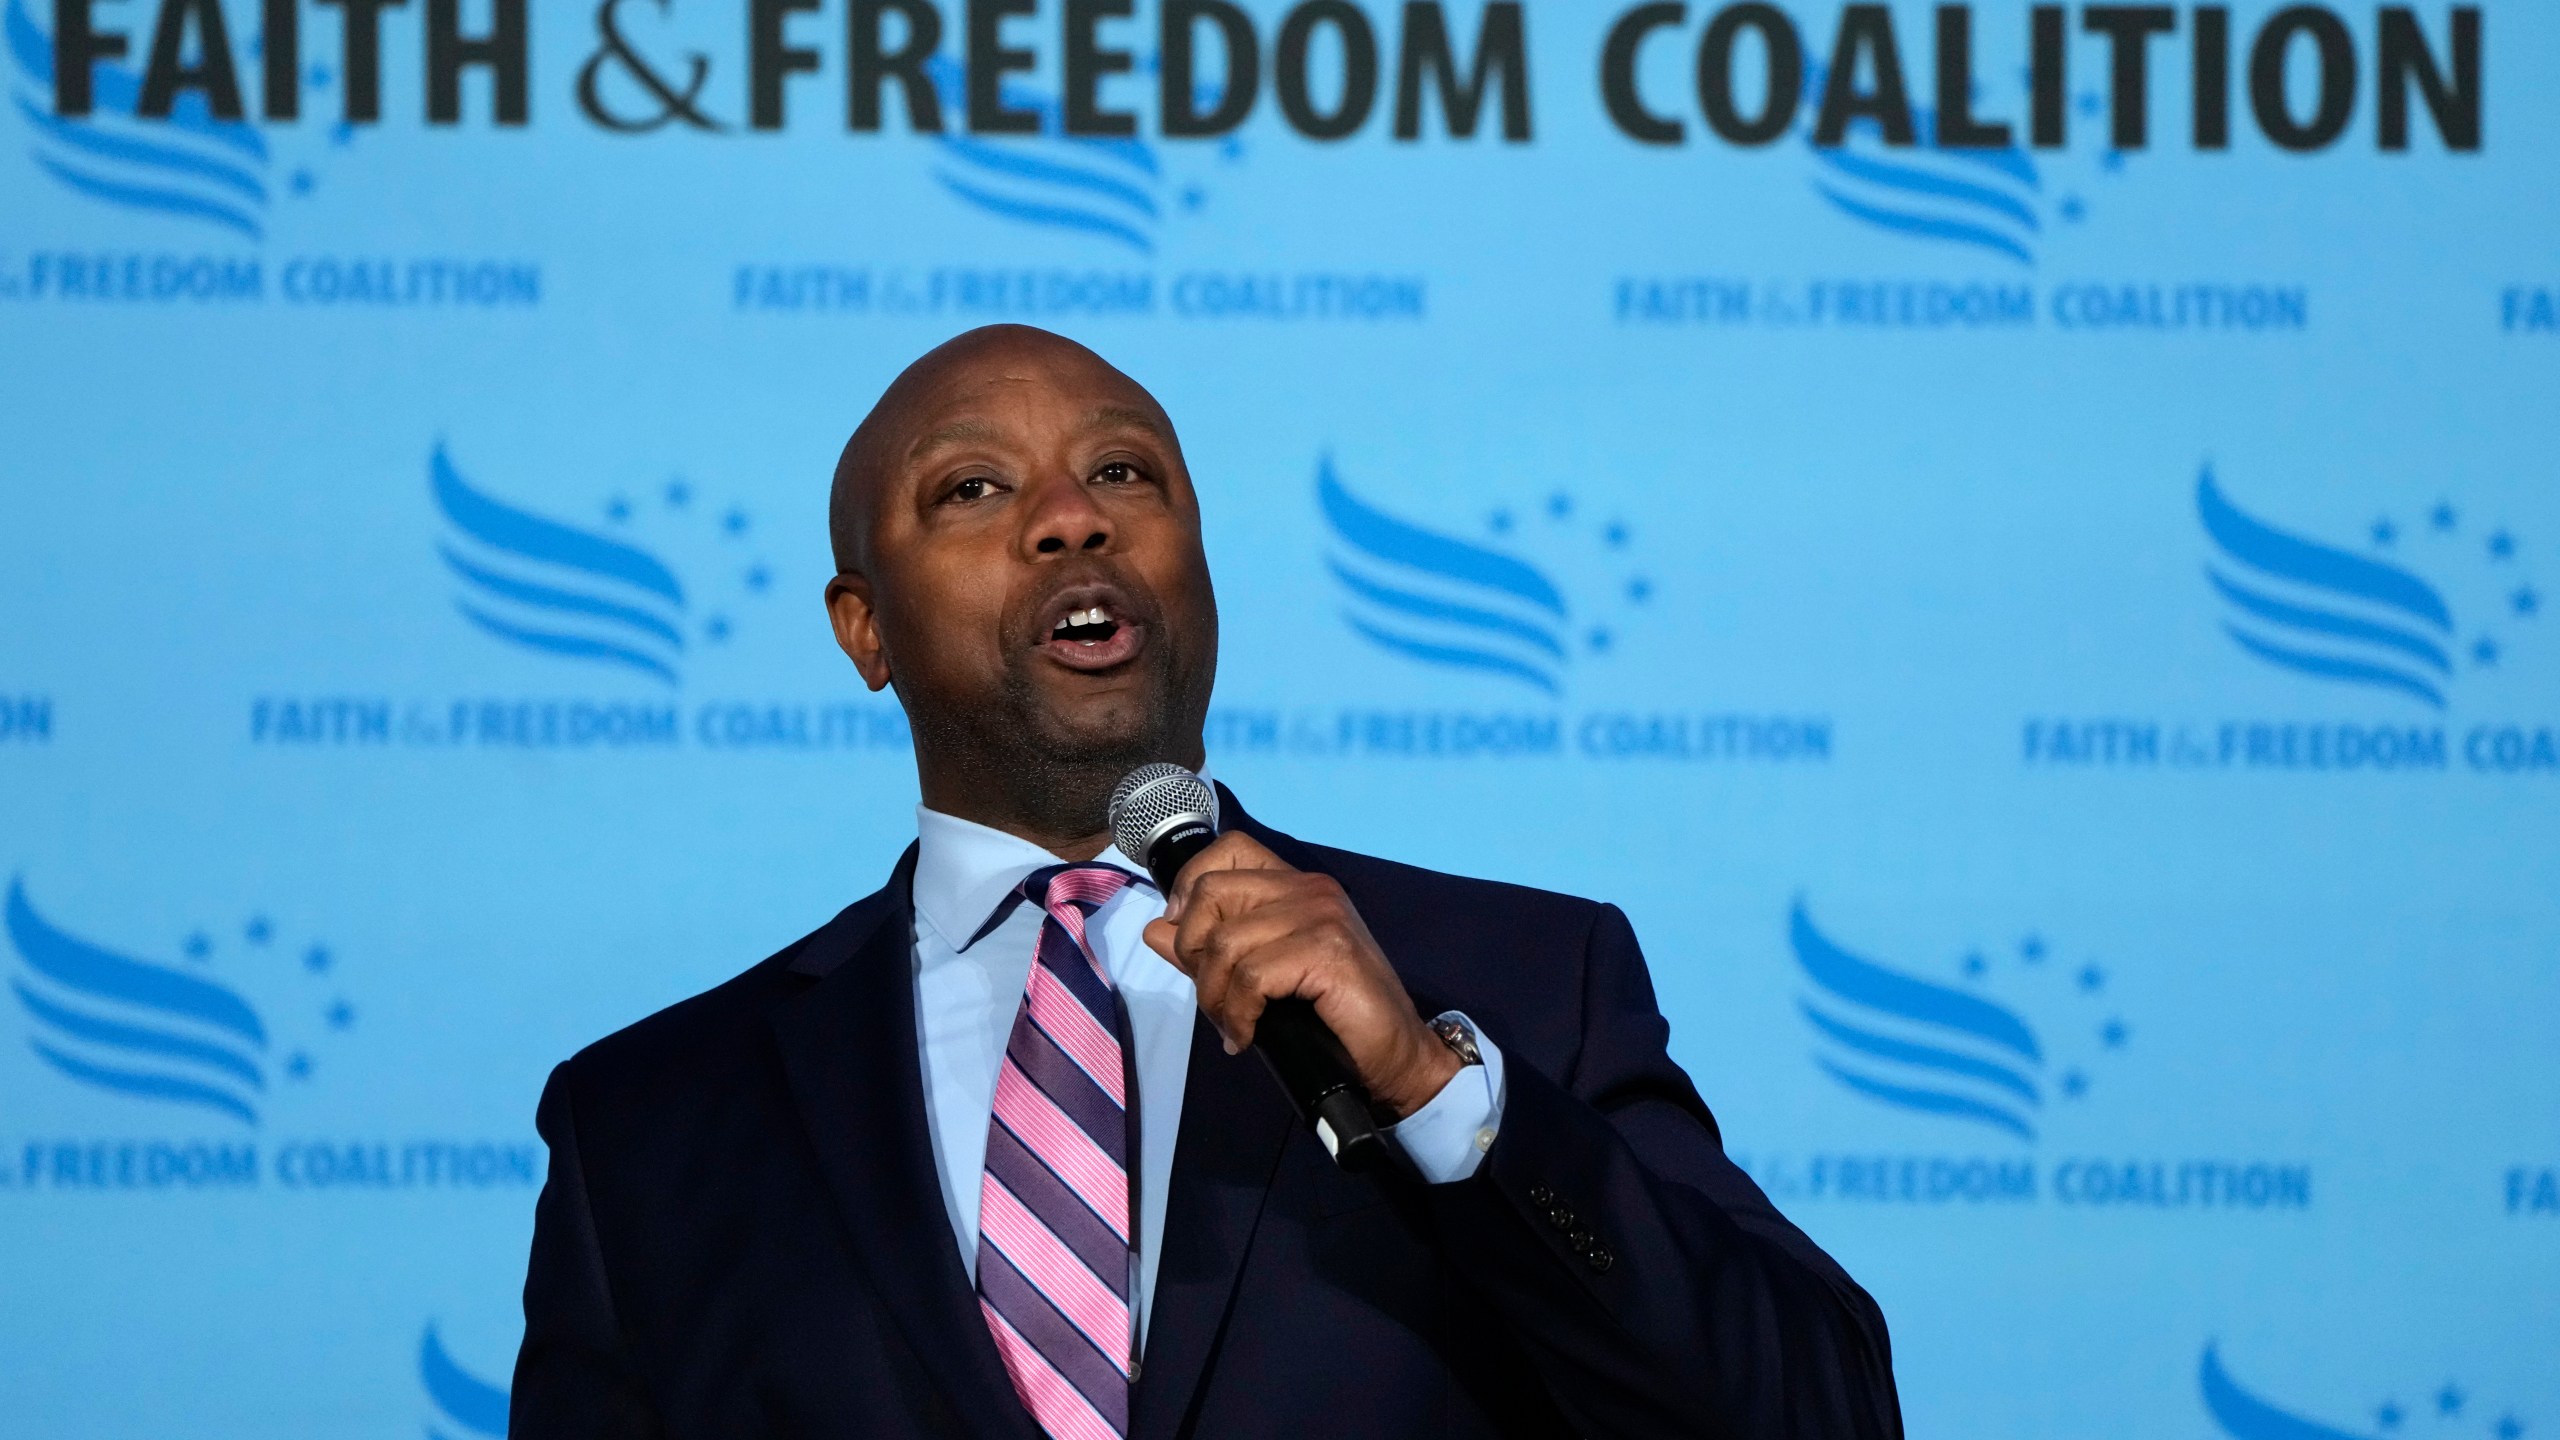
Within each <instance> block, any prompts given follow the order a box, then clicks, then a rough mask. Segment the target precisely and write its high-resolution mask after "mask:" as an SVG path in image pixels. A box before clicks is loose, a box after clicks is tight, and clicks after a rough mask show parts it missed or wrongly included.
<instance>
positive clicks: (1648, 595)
mask: <svg viewBox="0 0 2560 1440" xmlns="http://www.w3.org/2000/svg"><path fill="white" fill-rule="evenodd" d="M1627 598H1628V599H1630V600H1633V601H1634V602H1636V603H1637V604H1639V605H1641V604H1643V603H1644V602H1646V601H1647V600H1650V599H1652V598H1653V582H1652V581H1650V580H1647V579H1646V578H1644V577H1643V576H1641V575H1639V576H1637V577H1636V578H1634V579H1633V580H1630V581H1628V582H1627Z"/></svg>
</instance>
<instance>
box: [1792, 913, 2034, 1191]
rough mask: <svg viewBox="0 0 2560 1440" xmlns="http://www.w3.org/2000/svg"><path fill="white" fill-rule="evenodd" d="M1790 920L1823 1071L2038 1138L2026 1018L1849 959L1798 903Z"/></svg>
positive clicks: (1880, 1095)
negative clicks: (1810, 992) (1808, 985)
mask: <svg viewBox="0 0 2560 1440" xmlns="http://www.w3.org/2000/svg"><path fill="white" fill-rule="evenodd" d="M1787 923H1788V938H1789V940H1790V941H1791V942H1792V944H1793V945H1794V947H1795V953H1796V963H1797V964H1798V965H1799V966H1800V967H1802V969H1803V971H1804V974H1805V978H1806V979H1808V980H1810V981H1812V982H1813V985H1814V992H1815V993H1814V994H1813V995H1812V996H1811V997H1809V998H1806V999H1804V1000H1801V1001H1800V1002H1799V1004H1800V1006H1801V1008H1802V1009H1803V1011H1804V1016H1805V1019H1806V1020H1807V1021H1808V1022H1809V1023H1810V1024H1811V1025H1812V1026H1813V1031H1814V1037H1815V1044H1816V1048H1815V1051H1814V1063H1815V1064H1817V1065H1819V1066H1820V1067H1822V1070H1823V1071H1824V1073H1826V1074H1828V1075H1829V1076H1830V1077H1831V1078H1832V1079H1834V1080H1837V1081H1839V1082H1840V1083H1841V1084H1842V1085H1845V1086H1847V1087H1848V1088H1850V1089H1851V1090H1854V1091H1856V1092H1857V1093H1858V1094H1860V1095H1864V1096H1866V1097H1867V1098H1868V1099H1870V1100H1876V1101H1881V1102H1882V1103H1884V1104H1887V1105H1891V1106H1894V1107H1896V1108H1898V1109H1903V1110H1913V1111H1917V1112H1919V1113H1921V1114H1925V1115H1940V1116H1946V1117H1949V1118H1952V1119H1957V1120H1965V1121H1969V1122H1972V1123H1974V1124H1979V1125H1988V1126H1990V1127H1991V1128H1993V1129H1995V1130H2002V1131H2006V1132H2007V1133H2009V1134H2011V1135H2014V1136H2016V1137H2018V1138H2019V1139H2021V1140H2028V1141H2032V1140H2034V1139H2035V1138H2036V1127H2035V1119H2036V1114H2037V1112H2038V1110H2039V1109H2040V1108H2041V1107H2042V1105H2043V1103H2044V1097H2043V1087H2042V1084H2041V1081H2042V1077H2043V1071H2044V1051H2043V1049H2042V1048H2041V1047H2040V1046H2039V1045H2038V1044H2037V1043H2036V1036H2035V1032H2034V1031H2032V1030H2030V1029H2028V1028H2027V1024H2026V1022H2025V1021H2023V1020H2021V1019H2019V1018H2018V1016H2017V1015H2016V1014H2015V1013H2013V1012H2012V1011H2010V1010H2008V1009H2007V1008H2005V1007H2003V1006H2001V1005H1998V1004H1995V1003H1993V1002H1991V1001H1989V1000H1985V999H1983V998H1982V997H1981V996H1978V995H1971V994H1967V993H1966V992H1964V991H1962V990H1956V989H1951V988H1949V987H1947V986H1944V985H1938V984H1934V983H1932V982H1930V981H1927V980H1922V979H1919V978H1918V977H1916V976H1911V975H1905V974H1903V973H1901V972H1900V971H1897V970H1890V969H1887V968H1885V967H1884V966H1882V965H1878V964H1876V963H1875V962H1873V961H1871V960H1862V959H1860V958H1858V957H1857V956H1855V955H1852V954H1850V953H1849V952H1848V951H1846V950H1843V949H1841V948H1840V947H1839V946H1838V945H1836V944H1834V943H1832V941H1831V939H1830V938H1829V937H1828V936H1825V935H1824V934H1823V933H1822V932H1821V931H1819V930H1817V929H1815V928H1814V924H1813V920H1812V918H1811V917H1809V916H1808V915H1806V913H1805V908H1804V903H1803V902H1802V901H1798V902H1797V903H1796V905H1795V907H1794V909H1793V911H1792V912H1791V913H1790V914H1789V916H1788V922H1787Z"/></svg>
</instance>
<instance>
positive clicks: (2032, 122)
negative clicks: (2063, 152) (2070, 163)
mask: <svg viewBox="0 0 2560 1440" xmlns="http://www.w3.org/2000/svg"><path fill="white" fill-rule="evenodd" d="M2067 39H2068V33H2067V32H2066V30H2065V29H2064V25H2063V16H2062V7H2061V6H2059V5H2038V6H2037V7H2035V9H2034V10H2032V11H2030V12H2028V16H2027V51H2028V58H2027V89H2028V91H2029V94H2028V97H2027V99H2028V111H2029V118H2028V129H2027V134H2028V138H2029V140H2030V141H2031V142H2032V143H2033V144H2034V145H2035V147H2036V148H2037V149H2039V150H2059V149H2061V148H2062V145H2063V137H2064V136H2065V134H2066V133H2067V132H2066V131H2065V129H2064V126H2065V124H2066V122H2067V117H2068V116H2069V115H2070V113H2071V103H2070V102H2071V85H2070V79H2071V76H2070V62H2069V60H2068V59H2067V58H2066V57H2067V56H2068V55H2069V54H2070V51H2069V50H2068V48H2067V47H2066V45H2065V41H2066V40H2067Z"/></svg>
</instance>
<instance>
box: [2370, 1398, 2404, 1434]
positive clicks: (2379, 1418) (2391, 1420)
mask: <svg viewBox="0 0 2560 1440" xmlns="http://www.w3.org/2000/svg"><path fill="white" fill-rule="evenodd" d="M2373 1423H2375V1424H2376V1425H2379V1426H2381V1427H2382V1428H2383V1429H2385V1430H2397V1429H2399V1428H2400V1407H2399V1405H2398V1404H2396V1403H2395V1402H2393V1401H2389V1400H2385V1401H2383V1402H2382V1408H2381V1409H2379V1410H2376V1411H2374V1412H2373Z"/></svg>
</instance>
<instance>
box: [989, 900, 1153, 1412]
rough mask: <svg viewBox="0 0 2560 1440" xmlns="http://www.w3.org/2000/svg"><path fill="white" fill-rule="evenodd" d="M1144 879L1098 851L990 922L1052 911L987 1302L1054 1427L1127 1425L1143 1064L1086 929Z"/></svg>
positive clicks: (1004, 1101) (1010, 1134)
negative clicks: (1134, 1184) (1133, 1177)
mask: <svg viewBox="0 0 2560 1440" xmlns="http://www.w3.org/2000/svg"><path fill="white" fill-rule="evenodd" d="M1135 878H1136V877H1134V876H1132V875H1130V874H1129V873H1128V872H1127V871H1125V870H1119V869H1115V868H1113V867H1111V866H1108V865H1099V864H1085V865H1055V866H1051V867H1049V868H1047V869H1045V870H1037V871H1034V872H1033V873H1032V874H1031V876H1030V878H1028V879H1026V880H1024V881H1023V882H1022V889H1021V890H1020V891H1018V892H1016V896H1008V897H1007V898H1006V903H1005V905H1004V907H1002V908H1000V909H999V910H998V911H997V913H996V917H995V919H993V920H990V921H989V922H988V923H989V925H990V926H992V925H993V924H994V923H996V920H1000V919H1001V918H1002V917H1003V915H1004V913H1005V911H1007V910H1010V909H1011V908H1012V905H1013V904H1014V903H1015V900H1016V898H1017V896H1018V898H1020V899H1027V900H1029V901H1030V902H1031V903H1032V904H1035V905H1037V906H1039V907H1040V908H1041V909H1042V910H1044V911H1046V912H1047V917H1046V918H1045V919H1043V920H1042V921H1041V922H1040V944H1039V949H1038V952H1037V954H1036V957H1035V958H1034V960H1033V961H1032V965H1031V979H1030V983H1029V984H1028V985H1026V986H1025V987H1024V990H1023V996H1022V1009H1021V1010H1020V1012H1019V1013H1017V1014H1016V1015H1015V1016H1014V1020H1013V1034H1012V1036H1011V1037H1010V1038H1009V1039H1008V1040H1007V1041H1006V1043H1005V1049H1004V1065H1003V1068H1002V1069H1000V1070H999V1071H998V1072H997V1074H996V1101H995V1113H994V1114H993V1115H992V1116H990V1117H989V1119H988V1122H987V1172H986V1176H985V1178H984V1179H983V1180H982V1181H981V1182H980V1183H979V1189H978V1309H979V1311H980V1312H981V1313H983V1314H984V1315H985V1316H986V1318H987V1329H988V1330H989V1331H991V1332H993V1334H994V1335H995V1341H996V1349H997V1351H998V1352H999V1353H1000V1354H1002V1355H1003V1357H1004V1367H1005V1370H1006V1372H1007V1373H1008V1374H1010V1375H1011V1376H1012V1377H1013V1389H1014V1393H1015V1394H1017V1395H1019V1396H1021V1397H1022V1404H1023V1406H1024V1408H1025V1409H1028V1410H1029V1411H1030V1412H1031V1417H1032V1418H1033V1419H1035V1420H1037V1421H1039V1422H1040V1428H1041V1429H1042V1430H1044V1431H1046V1432H1047V1433H1048V1435H1049V1436H1051V1437H1052V1440H1120V1437H1122V1436H1125V1435H1127V1434H1128V1433H1129V1385H1130V1381H1131V1380H1132V1378H1133V1377H1134V1376H1135V1373H1136V1345H1135V1339H1136V1332H1135V1327H1134V1326H1133V1325H1132V1323H1131V1316H1132V1313H1133V1310H1132V1301H1131V1295H1130V1292H1131V1290H1132V1288H1133V1287H1134V1284H1135V1280H1136V1274H1137V1264H1136V1261H1137V1242H1136V1239H1135V1233H1136V1232H1135V1231H1134V1229H1133V1228H1132V1226H1131V1217H1132V1215H1133V1214H1134V1213H1135V1210H1136V1205H1135V1203H1134V1197H1133V1196H1132V1194H1131V1185H1130V1160H1131V1153H1130V1152H1131V1151H1133V1150H1135V1149H1136V1148H1137V1146H1136V1134H1137V1127H1136V1125H1135V1124H1134V1123H1133V1122H1132V1118H1131V1115H1130V1110H1129V1106H1130V1103H1131V1097H1132V1093H1133V1091H1134V1090H1135V1088H1136V1080H1137V1077H1136V1075H1135V1073H1134V1072H1133V1071H1132V1070H1131V1068H1130V1066H1129V1060H1128V1056H1129V1041H1128V1034H1129V1028H1128V1012H1127V1010H1126V1009H1125V1008H1124V1007H1123V1006H1122V1004H1121V1002H1120V992H1119V990H1118V989H1117V988H1115V987H1114V986H1113V985H1112V983H1111V977H1110V976H1109V975H1108V974H1107V973H1105V972H1104V970H1103V968H1102V964H1101V962H1100V961H1099V960H1098V959H1097V958H1096V957H1095V956H1094V954H1093V949H1092V947H1091V946H1090V945H1089V944H1088V943H1087V942H1086V940H1085V933H1084V927H1085V920H1086V917H1088V916H1090V915H1091V914H1093V912H1094V911H1096V910H1099V909H1101V908H1102V906H1103V904H1104V903H1105V902H1106V901H1108V900H1110V898H1111V897H1112V896H1114V895H1117V894H1119V893H1120V891H1121V889H1122V888H1123V887H1125V886H1127V885H1128V884H1129V883H1130V881H1131V880H1133V879H1135Z"/></svg>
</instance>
